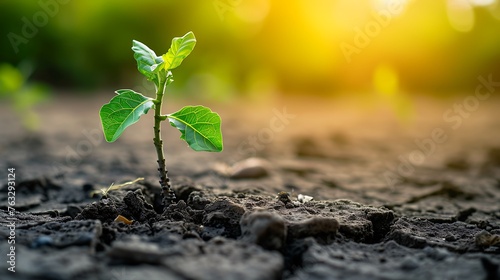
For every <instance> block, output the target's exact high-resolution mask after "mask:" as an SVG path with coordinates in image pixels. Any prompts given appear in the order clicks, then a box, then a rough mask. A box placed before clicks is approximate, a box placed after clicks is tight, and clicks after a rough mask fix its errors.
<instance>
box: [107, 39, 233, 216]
mask: <svg viewBox="0 0 500 280" xmlns="http://www.w3.org/2000/svg"><path fill="white" fill-rule="evenodd" d="M132 42H133V43H132V50H133V51H134V58H135V60H136V61H137V69H138V70H139V72H140V73H141V74H143V75H144V76H146V78H147V79H148V80H149V81H151V82H153V83H154V85H155V88H156V98H151V97H147V96H144V95H142V94H141V93H138V92H135V91H133V90H131V89H120V90H117V91H116V93H117V94H118V95H117V96H115V97H113V98H112V99H111V100H110V101H109V103H107V104H104V106H102V108H101V110H100V112H99V115H100V117H101V123H102V129H103V132H104V137H105V139H106V141H107V142H114V141H116V139H118V137H120V135H121V134H122V133H123V131H124V130H125V129H126V128H127V127H129V126H130V125H132V124H134V123H136V122H137V121H138V120H139V118H140V117H141V116H142V115H144V114H147V113H148V111H149V109H151V108H153V110H154V111H155V115H154V138H153V143H154V146H155V148H156V154H157V157H158V161H157V162H158V172H159V176H160V186H161V188H162V194H163V200H162V202H163V205H164V206H165V207H166V206H168V205H169V204H171V203H172V202H173V201H174V199H175V194H174V192H173V191H172V188H171V186H170V180H169V178H168V175H167V174H168V171H167V169H166V167H165V156H164V154H163V141H162V139H161V131H160V124H161V122H162V121H165V120H167V119H168V121H169V122H170V124H171V125H172V126H173V127H175V128H177V129H178V130H179V131H180V132H181V137H180V138H181V139H182V140H184V141H186V142H187V144H188V145H189V147H191V148H192V149H193V150H195V151H207V152H220V151H222V148H223V143H222V133H221V128H220V127H221V119H220V116H219V115H218V114H217V113H215V112H212V110H210V108H207V107H204V106H200V105H198V106H186V107H184V108H182V109H180V110H179V111H177V112H175V113H172V114H167V115H163V114H162V113H161V105H162V102H163V95H164V94H165V89H166V87H167V86H168V85H170V84H171V83H172V82H173V81H174V80H173V75H172V72H171V70H173V69H175V68H177V67H178V66H179V65H180V64H181V63H182V61H183V60H184V59H185V58H186V57H187V56H188V55H189V54H190V53H191V51H192V50H193V49H194V46H195V44H196V38H195V36H194V34H193V32H188V33H187V34H186V35H184V36H182V37H176V38H174V39H173V40H172V44H171V46H170V49H169V50H168V52H167V53H165V54H164V55H161V56H157V55H156V53H155V52H154V51H153V50H151V49H150V48H148V47H147V46H146V45H145V44H143V43H141V42H139V41H136V40H133V41H132Z"/></svg>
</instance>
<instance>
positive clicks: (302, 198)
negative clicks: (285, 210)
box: [297, 194, 313, 203]
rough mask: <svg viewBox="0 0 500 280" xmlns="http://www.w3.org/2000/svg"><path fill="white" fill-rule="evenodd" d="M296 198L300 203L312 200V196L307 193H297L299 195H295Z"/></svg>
mask: <svg viewBox="0 0 500 280" xmlns="http://www.w3.org/2000/svg"><path fill="white" fill-rule="evenodd" d="M297 200H298V201H299V202H300V203H306V202H309V201H311V200H313V197H312V196H309V195H303V194H299V195H298V196H297Z"/></svg>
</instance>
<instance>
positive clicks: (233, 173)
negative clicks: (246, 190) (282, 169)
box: [229, 158, 269, 179]
mask: <svg viewBox="0 0 500 280" xmlns="http://www.w3.org/2000/svg"><path fill="white" fill-rule="evenodd" d="M268 165H269V163H268V162H267V161H265V160H263V159H259V158H249V159H246V160H243V161H240V162H237V163H236V164H234V165H233V166H232V167H231V168H230V173H229V177H230V178H232V179H257V178H262V177H266V176H268V175H269V170H268V169H269V167H268Z"/></svg>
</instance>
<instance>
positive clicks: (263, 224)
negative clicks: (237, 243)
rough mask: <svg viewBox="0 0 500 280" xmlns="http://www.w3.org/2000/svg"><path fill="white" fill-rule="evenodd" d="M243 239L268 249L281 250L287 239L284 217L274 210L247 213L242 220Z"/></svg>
mask: <svg viewBox="0 0 500 280" xmlns="http://www.w3.org/2000/svg"><path fill="white" fill-rule="evenodd" d="M240 226H241V232H242V234H243V237H242V240H243V241H246V242H249V243H253V244H257V245H260V246H261V247H262V248H264V249H268V250H281V249H282V248H283V245H284V243H285V239H286V232H287V230H286V224H285V220H283V218H282V217H281V216H280V215H278V214H276V213H272V212H262V211H259V212H252V213H245V214H244V215H243V216H242V218H241V221H240Z"/></svg>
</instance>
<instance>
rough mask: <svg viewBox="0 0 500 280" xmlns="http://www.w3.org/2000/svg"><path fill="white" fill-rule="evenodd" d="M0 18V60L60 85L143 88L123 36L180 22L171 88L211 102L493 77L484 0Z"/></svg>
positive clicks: (459, 85)
mask: <svg viewBox="0 0 500 280" xmlns="http://www.w3.org/2000/svg"><path fill="white" fill-rule="evenodd" d="M391 5H393V7H394V5H396V6H397V9H394V10H391V8H390V7H391ZM394 11H396V12H394ZM0 26H1V34H0V36H1V38H2V44H1V45H0V63H9V64H11V65H14V66H16V67H20V68H22V69H31V70H30V71H28V72H31V75H30V80H34V81H41V82H43V83H45V84H48V85H50V86H51V87H52V88H56V89H61V90H62V91H64V92H70V93H72V92H92V91H95V90H97V89H101V88H104V89H108V88H109V89H115V88H141V87H143V88H148V86H147V83H145V81H144V79H143V78H142V76H141V75H140V74H139V73H138V72H137V71H136V64H135V61H134V59H133V56H132V51H131V49H130V48H131V44H132V39H136V40H139V41H142V42H144V43H145V44H147V45H148V46H150V47H151V48H152V49H153V50H155V51H156V52H157V53H158V54H160V53H161V54H162V53H165V52H166V51H167V49H168V47H169V45H170V40H171V39H172V37H175V36H182V35H183V34H185V33H186V32H187V31H190V30H192V31H193V32H194V33H195V34H196V37H197V39H198V44H197V46H196V48H195V50H194V52H193V53H192V54H191V56H190V57H189V58H188V59H187V60H186V61H185V62H184V63H183V65H182V68H180V69H176V71H174V76H175V80H176V82H175V83H174V84H173V89H172V90H173V91H174V92H180V89H182V91H183V94H188V95H194V96H203V97H206V98H213V99H216V100H224V99H230V98H233V97H236V96H250V97H256V98H259V97H260V96H263V95H266V94H276V93H279V94H280V95H287V94H305V95H336V94H342V93H349V94H352V93H353V92H369V91H373V90H374V89H376V90H389V91H391V90H396V91H397V90H404V91H405V92H409V93H414V94H418V93H427V94H429V93H430V94H434V95H449V94H450V93H456V92H466V91H469V90H473V89H474V88H475V87H476V86H477V84H478V82H477V76H478V75H488V74H493V77H500V3H499V2H498V1H496V0H419V1H411V0H362V1H352V0H290V1H273V0H200V1H169V0H162V1H153V0H141V1H126V0H107V1H100V0H33V1H28V0H26V1H24V0H23V1H19V0H2V1H0ZM19 65H21V66H19ZM23 65H24V66H23ZM496 79H497V80H500V78H496ZM494 80H495V78H494ZM388 87H389V89H387V88H388ZM111 94H112V93H111Z"/></svg>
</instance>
